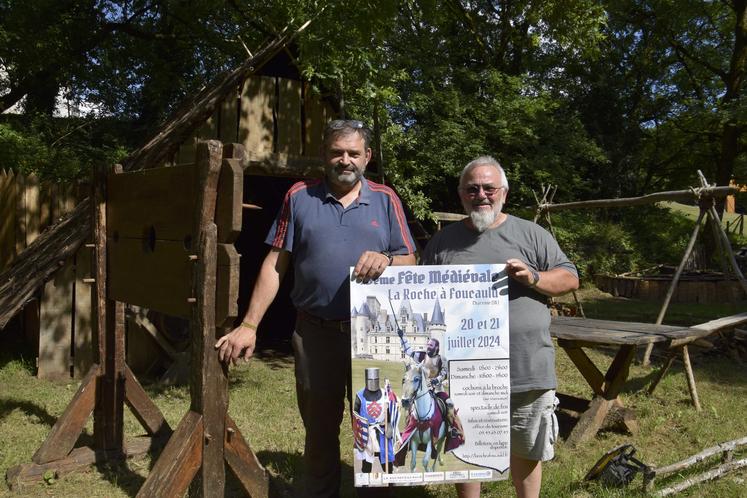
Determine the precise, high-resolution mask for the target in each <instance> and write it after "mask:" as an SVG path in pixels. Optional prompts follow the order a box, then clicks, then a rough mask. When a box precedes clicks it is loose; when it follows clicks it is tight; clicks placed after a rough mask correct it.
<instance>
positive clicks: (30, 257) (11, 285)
mask: <svg viewBox="0 0 747 498" xmlns="http://www.w3.org/2000/svg"><path fill="white" fill-rule="evenodd" d="M90 206H91V204H90V201H89V200H88V199H86V200H84V201H82V202H81V203H80V204H78V206H76V208H75V209H74V210H73V211H72V212H70V214H69V215H67V216H66V217H65V218H63V219H62V220H60V221H58V222H57V223H56V224H55V225H53V226H51V227H49V228H48V229H47V230H45V231H44V232H43V233H42V234H41V235H40V236H39V237H37V238H36V240H34V242H32V243H31V245H29V246H28V247H27V248H26V249H25V250H24V251H23V252H22V253H21V254H19V255H18V257H17V258H16V259H15V260H13V262H12V263H11V264H10V265H9V266H8V267H7V268H6V269H5V271H4V272H3V273H2V275H0V329H2V328H3V327H5V326H6V325H7V324H8V322H9V321H10V319H11V318H13V317H14V316H15V315H16V313H18V312H19V311H21V309H22V308H23V306H24V305H25V304H26V302H27V301H28V300H29V299H31V298H32V297H33V294H34V292H36V290H37V289H38V288H39V287H40V286H41V285H42V284H44V282H46V281H47V280H49V279H50V278H51V277H52V275H54V274H55V272H57V270H59V269H60V268H61V267H62V265H61V264H60V262H61V261H62V262H63V264H64V261H65V260H67V259H68V258H71V257H72V256H73V255H74V254H75V252H76V251H77V250H78V247H80V245H81V244H82V243H83V241H84V240H85V238H86V237H87V236H88V233H89V232H88V231H89V230H90V226H91V212H90V211H91V208H90Z"/></svg>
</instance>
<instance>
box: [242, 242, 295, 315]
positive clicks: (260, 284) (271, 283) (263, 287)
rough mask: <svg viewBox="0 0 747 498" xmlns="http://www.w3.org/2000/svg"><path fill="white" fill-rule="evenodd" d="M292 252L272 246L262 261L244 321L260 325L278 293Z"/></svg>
mask: <svg viewBox="0 0 747 498" xmlns="http://www.w3.org/2000/svg"><path fill="white" fill-rule="evenodd" d="M289 259H290V254H289V253H288V252H287V251H283V250H281V249H277V248H272V249H271V250H270V252H269V253H268V254H267V256H266V257H265V259H264V261H263V262H262V267H261V268H260V270H259V275H258V276H257V281H256V282H255V283H254V289H253V290H252V297H251V300H250V301H249V309H248V310H247V312H246V315H244V321H245V322H247V323H250V324H253V325H259V322H260V321H262V318H263V317H264V316H265V313H266V312H267V308H269V307H270V304H272V301H273V300H274V299H275V296H276V295H277V293H278V289H279V288H280V282H281V281H282V280H283V276H284V275H285V271H286V269H287V268H288V261H289Z"/></svg>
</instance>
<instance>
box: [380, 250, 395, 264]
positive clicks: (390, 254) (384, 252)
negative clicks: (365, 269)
mask: <svg viewBox="0 0 747 498" xmlns="http://www.w3.org/2000/svg"><path fill="white" fill-rule="evenodd" d="M380 254H383V255H384V256H386V257H387V258H388V259H389V262H388V263H387V266H392V261H394V255H393V254H392V253H391V252H389V251H381V253H380Z"/></svg>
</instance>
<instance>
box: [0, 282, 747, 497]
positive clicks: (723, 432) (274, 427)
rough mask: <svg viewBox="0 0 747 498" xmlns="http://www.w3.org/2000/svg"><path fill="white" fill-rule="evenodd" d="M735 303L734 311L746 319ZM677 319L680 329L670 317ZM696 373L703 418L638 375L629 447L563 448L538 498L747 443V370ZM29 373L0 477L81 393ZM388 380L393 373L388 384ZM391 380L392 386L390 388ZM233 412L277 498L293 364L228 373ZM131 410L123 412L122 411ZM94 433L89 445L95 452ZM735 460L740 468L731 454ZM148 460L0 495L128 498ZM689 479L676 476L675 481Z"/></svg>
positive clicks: (293, 438)
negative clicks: (634, 460)
mask: <svg viewBox="0 0 747 498" xmlns="http://www.w3.org/2000/svg"><path fill="white" fill-rule="evenodd" d="M586 294H587V295H585V296H584V302H585V307H586V310H587V315H588V316H597V317H603V318H611V319H614V318H617V319H631V320H639V321H653V319H651V316H652V313H653V316H654V317H655V314H656V312H658V307H657V306H656V303H653V304H652V303H644V302H640V301H635V300H624V299H611V298H609V297H608V296H605V295H602V294H600V293H588V292H587V293H586ZM677 308H678V307H677V306H675V307H674V309H673V310H672V321H669V320H667V321H665V323H676V322H675V321H674V320H681V323H697V322H700V321H705V320H708V319H712V318H715V317H717V316H720V315H721V314H728V313H730V311H729V308H722V307H709V306H703V305H688V306H685V307H683V308H682V309H679V310H678V309H677ZM746 308H747V306H745V304H744V303H742V306H741V309H739V311H743V310H744V309H746ZM675 317H677V318H675ZM589 354H590V356H591V357H592V359H593V360H594V361H595V363H597V365H600V368H602V369H603V370H604V369H605V368H606V366H607V365H608V364H609V362H610V361H611V358H612V352H611V351H605V350H594V351H590V352H589ZM693 368H694V371H695V378H696V381H697V386H698V392H699V394H700V400H701V404H702V406H703V411H702V412H701V413H697V412H695V410H694V409H693V408H692V406H691V405H690V402H689V395H688V391H687V384H686V380H685V376H684V374H683V371H682V368H681V366H680V365H678V364H675V366H674V367H673V369H672V371H671V372H670V373H669V374H668V375H667V376H666V377H665V378H664V380H663V381H662V383H661V384H660V386H659V387H658V388H657V390H656V392H655V393H654V395H653V396H648V395H646V394H645V391H644V390H643V388H644V387H645V386H646V385H647V384H648V383H649V382H650V380H651V378H652V376H653V374H654V371H653V370H651V369H648V368H642V367H640V366H637V365H634V366H633V367H632V369H631V373H630V380H629V382H628V384H627V385H626V387H625V388H624V390H623V393H622V395H621V398H622V400H623V402H624V403H625V405H626V406H628V407H630V408H633V409H634V410H635V412H636V414H637V416H638V423H639V425H640V431H639V433H638V434H637V435H636V436H630V435H626V434H621V433H618V432H613V431H602V432H600V434H599V435H598V436H597V437H596V438H595V439H594V440H592V441H589V442H587V443H585V444H583V445H582V446H581V447H579V448H571V447H569V446H567V445H566V444H565V443H564V441H563V440H561V441H560V442H559V443H558V444H557V446H556V458H555V460H553V461H552V462H549V463H547V464H546V465H545V466H544V480H543V496H550V497H555V496H560V497H592V496H603V497H607V496H608V497H623V496H631V497H635V496H643V495H642V493H641V491H640V488H641V477H640V476H638V477H637V478H636V480H635V481H634V483H633V484H632V485H631V486H629V487H628V488H626V489H623V490H606V489H604V488H602V487H600V486H599V485H598V484H596V483H591V484H588V483H584V482H583V481H582V479H583V476H584V475H585V474H586V472H587V471H588V470H589V469H590V468H591V466H592V465H593V464H594V462H595V461H596V460H597V459H598V458H599V457H600V456H601V455H602V454H603V453H605V452H606V451H608V450H609V449H611V448H613V447H615V446H618V445H620V444H623V443H632V444H633V445H634V446H635V447H636V448H638V453H637V456H638V457H639V458H640V459H641V460H643V461H644V462H646V463H649V464H653V465H666V464H670V463H673V462H676V461H678V460H681V459H684V458H686V457H688V456H690V455H693V454H695V453H697V452H699V451H701V450H702V449H704V448H706V447H708V446H712V445H715V444H717V443H719V442H723V441H727V440H731V439H736V438H739V437H744V436H745V435H747V417H745V416H744V414H745V413H747V375H746V374H745V364H744V363H743V362H740V361H738V360H734V359H730V358H726V357H724V356H716V355H694V358H693ZM31 370H32V369H31V366H30V365H29V363H28V362H24V361H23V360H19V359H17V358H13V357H10V356H8V354H7V353H5V354H4V356H3V357H2V358H0V386H2V388H1V389H0V472H2V473H3V474H4V473H5V471H6V470H7V469H8V468H9V467H11V466H13V465H16V464H20V463H27V462H30V461H31V456H32V455H33V453H34V451H36V449H37V448H38V446H39V445H40V444H41V442H42V441H43V440H44V438H45V437H46V435H47V434H48V432H49V429H50V427H51V426H52V424H53V423H54V421H55V420H56V419H57V417H59V415H60V414H61V413H62V411H63V410H64V408H65V406H66V405H67V403H68V402H69V400H70V399H71V398H72V396H73V394H74V393H75V390H76V389H77V383H76V382H64V383H55V382H49V381H44V380H39V379H36V378H34V377H33V376H32V373H31ZM557 371H558V378H559V382H560V391H562V392H566V393H569V394H575V395H578V396H585V397H586V396H589V394H590V390H589V388H588V386H587V384H586V382H585V381H584V380H583V378H582V377H581V375H580V374H579V373H578V371H577V370H576V369H575V367H574V366H573V365H572V363H571V362H570V360H569V359H568V358H567V357H566V356H565V354H564V353H563V352H562V351H561V350H558V355H557ZM392 375H394V373H392ZM395 380H396V379H392V381H393V382H394V381H395ZM147 390H148V392H149V393H150V395H151V396H152V398H153V399H154V401H155V402H156V404H157V405H158V406H159V407H160V408H161V409H162V410H163V412H164V414H165V416H166V418H167V420H168V421H169V423H170V424H171V425H172V427H175V426H176V424H177V423H178V422H179V420H180V419H181V417H182V416H183V415H184V413H185V412H186V410H187V408H188V404H189V399H188V390H187V389H186V388H184V387H179V388H168V389H157V388H147ZM230 390H231V407H230V412H231V415H232V417H233V418H234V420H236V423H237V424H238V425H239V427H240V428H241V430H242V433H243V434H244V435H245V436H246V438H247V439H248V440H249V442H250V444H251V446H252V447H253V449H254V450H255V452H256V453H257V454H258V456H259V459H260V461H261V462H262V463H263V464H264V465H265V466H266V467H267V468H268V469H269V470H270V471H271V472H272V474H273V475H274V479H273V490H274V491H273V496H284V495H286V494H287V492H288V490H290V489H291V488H292V485H293V481H294V479H295V478H296V476H297V475H299V473H300V469H301V453H302V450H303V427H302V424H301V420H300V418H299V416H298V412H297V409H296V403H295V387H294V379H293V361H292V358H291V357H289V356H285V355H277V354H269V353H266V354H263V355H261V357H259V358H256V359H254V360H252V361H251V362H249V363H247V364H242V365H241V366H240V367H237V368H235V369H232V370H231V386H230ZM126 411H127V410H126ZM347 417H348V415H347V414H346V419H345V420H346V422H344V424H343V427H342V439H343V445H344V447H346V448H350V447H351V446H352V441H351V436H350V431H349V430H347V428H348V427H349V425H348V423H347V420H348V418H347ZM125 426H126V428H125V430H126V433H127V434H128V435H136V434H141V433H142V432H143V431H142V429H140V427H139V424H138V423H137V421H136V420H135V419H134V417H132V416H131V415H130V414H129V412H128V413H127V416H126V419H125ZM90 434H91V424H90V423H89V424H88V426H87V429H86V432H85V434H84V437H83V440H84V442H88V441H90ZM737 457H742V458H743V457H744V456H743V455H737ZM343 458H344V471H345V476H346V477H345V482H344V484H345V493H344V496H354V494H353V492H352V489H351V482H352V475H351V466H352V452H344V453H343ZM150 465H151V461H150V460H149V459H148V458H140V459H136V460H131V461H128V462H127V463H126V464H122V465H114V466H101V467H98V468H97V467H91V468H90V469H89V470H88V471H85V472H80V473H76V474H71V475H68V476H64V477H62V478H60V479H57V480H55V481H54V482H50V483H45V484H37V485H33V486H30V487H28V488H26V489H25V490H23V491H22V492H21V493H19V494H15V493H11V492H10V491H8V490H7V489H6V488H4V487H2V486H0V496H3V497H4V496H54V497H80V496H101V497H120V496H134V495H135V493H136V492H137V489H139V486H140V485H141V484H142V482H143V480H144V479H145V476H147V473H148V471H149V469H150ZM684 477H685V476H684V475H680V476H676V477H675V480H681V479H683V478H684ZM745 479H747V472H745V471H744V470H742V471H741V472H734V473H731V474H729V475H727V476H725V477H723V478H722V479H720V480H718V481H714V482H710V483H707V484H704V485H700V486H697V487H695V488H691V489H690V490H689V491H687V492H685V493H682V494H681V495H680V496H718V497H734V498H736V497H741V496H747V492H746V491H745V489H747V486H745V482H744V481H745ZM229 489H230V490H231V491H230V495H231V496H234V495H236V493H237V491H236V485H235V483H229ZM397 496H400V497H412V498H415V497H432V498H441V497H447V496H454V490H453V487H451V486H441V487H428V488H420V487H408V488H400V489H398V490H397ZM483 496H488V497H503V496H513V491H512V487H511V485H510V483H509V482H507V481H503V482H497V483H490V484H488V485H485V486H484V491H483Z"/></svg>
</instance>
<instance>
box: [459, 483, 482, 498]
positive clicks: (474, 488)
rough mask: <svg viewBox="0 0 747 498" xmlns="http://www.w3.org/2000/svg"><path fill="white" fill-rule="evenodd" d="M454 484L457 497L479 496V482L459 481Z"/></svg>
mask: <svg viewBox="0 0 747 498" xmlns="http://www.w3.org/2000/svg"><path fill="white" fill-rule="evenodd" d="M455 486H456V490H457V496H458V497H459V498H480V483H479V482H460V483H459V484H455Z"/></svg>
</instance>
